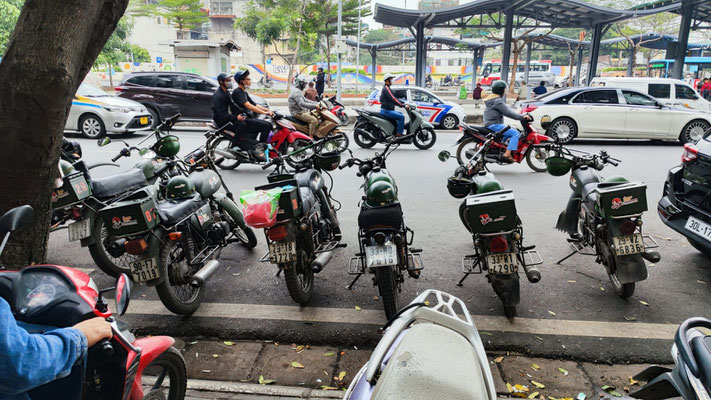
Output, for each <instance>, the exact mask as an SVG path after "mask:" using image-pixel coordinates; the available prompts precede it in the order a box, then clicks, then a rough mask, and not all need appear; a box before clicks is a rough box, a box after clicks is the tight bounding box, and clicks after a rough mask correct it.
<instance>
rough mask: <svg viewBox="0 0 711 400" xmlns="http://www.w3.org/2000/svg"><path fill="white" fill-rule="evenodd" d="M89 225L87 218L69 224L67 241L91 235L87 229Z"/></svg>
mask: <svg viewBox="0 0 711 400" xmlns="http://www.w3.org/2000/svg"><path fill="white" fill-rule="evenodd" d="M90 225H91V221H90V220H88V219H83V220H81V221H77V222H73V223H71V224H69V225H68V226H67V231H68V232H69V241H70V242H74V241H76V240H81V239H86V238H88V237H89V236H91V230H90V229H89V226H90Z"/></svg>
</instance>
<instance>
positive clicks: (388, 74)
mask: <svg viewBox="0 0 711 400" xmlns="http://www.w3.org/2000/svg"><path fill="white" fill-rule="evenodd" d="M394 77H395V74H391V73H390V72H388V73H387V74H385V76H384V77H383V82H387V81H388V80H389V79H392V78H394ZM390 83H392V81H390Z"/></svg>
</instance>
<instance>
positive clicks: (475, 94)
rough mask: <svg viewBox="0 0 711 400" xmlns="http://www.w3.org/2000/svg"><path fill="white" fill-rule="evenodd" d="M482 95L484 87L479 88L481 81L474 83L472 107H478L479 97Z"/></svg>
mask: <svg viewBox="0 0 711 400" xmlns="http://www.w3.org/2000/svg"><path fill="white" fill-rule="evenodd" d="M483 95H484V89H482V88H481V82H477V83H476V88H475V89H474V91H473V92H472V99H474V108H479V104H481V98H482V96H483Z"/></svg>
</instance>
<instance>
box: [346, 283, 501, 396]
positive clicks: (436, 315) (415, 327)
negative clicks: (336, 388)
mask: <svg viewBox="0 0 711 400" xmlns="http://www.w3.org/2000/svg"><path fill="white" fill-rule="evenodd" d="M382 330H383V331H384V332H385V333H384V335H383V337H382V339H380V342H379V343H378V345H377V346H376V347H375V350H373V354H372V355H371V356H370V360H368V363H366V364H365V365H364V366H363V368H361V369H360V371H359V372H358V374H357V375H356V376H355V377H354V378H353V381H352V382H351V384H350V386H349V387H348V391H346V394H345V396H344V397H343V398H344V399H345V400H370V399H447V400H471V399H480V400H481V399H486V400H495V399H496V389H495V386H494V379H493V377H492V375H491V369H489V361H488V360H487V358H486V352H485V350H484V345H483V344H482V342H481V337H480V336H479V331H477V328H476V325H475V324H474V322H473V321H472V319H471V315H470V314H469V310H467V307H466V306H465V305H464V302H463V301H462V300H460V299H458V298H456V297H454V296H452V295H450V294H447V293H445V292H440V291H437V290H431V289H430V290H427V291H425V292H423V293H422V294H420V295H419V296H417V298H415V300H413V301H412V303H410V305H408V306H406V307H405V308H403V309H402V310H400V312H398V314H397V315H396V316H395V318H393V319H391V320H390V321H388V323H387V324H386V325H385V326H384V327H383V329H382Z"/></svg>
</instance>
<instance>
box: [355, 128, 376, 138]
mask: <svg viewBox="0 0 711 400" xmlns="http://www.w3.org/2000/svg"><path fill="white" fill-rule="evenodd" d="M355 131H356V132H358V133H360V134H361V135H363V136H365V137H367V138H369V139H372V140H376V139H375V137H373V134H372V133H370V132H368V131H366V130H365V129H363V128H358V129H356V130H355Z"/></svg>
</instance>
